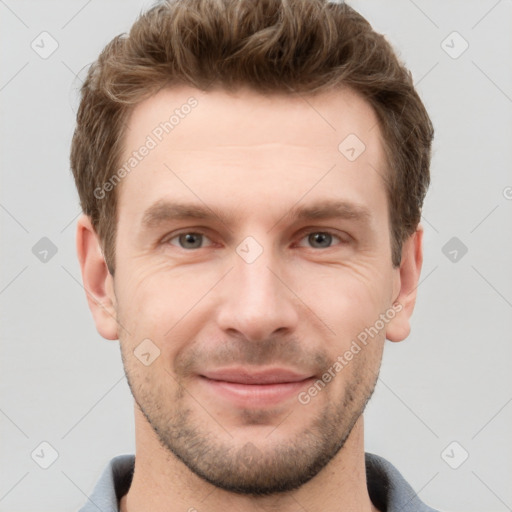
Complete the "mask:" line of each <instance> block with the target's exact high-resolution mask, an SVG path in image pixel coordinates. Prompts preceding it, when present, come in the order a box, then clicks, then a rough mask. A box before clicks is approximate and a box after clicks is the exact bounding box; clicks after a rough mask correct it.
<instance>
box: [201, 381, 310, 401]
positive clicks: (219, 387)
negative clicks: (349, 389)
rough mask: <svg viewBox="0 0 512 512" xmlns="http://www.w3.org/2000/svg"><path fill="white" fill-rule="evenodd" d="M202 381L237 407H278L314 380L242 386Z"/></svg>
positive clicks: (225, 382)
mask: <svg viewBox="0 0 512 512" xmlns="http://www.w3.org/2000/svg"><path fill="white" fill-rule="evenodd" d="M200 380H201V381H202V382H203V383H204V384H206V386H208V388H209V389H210V390H211V391H212V392H214V393H215V394H216V395H217V396H220V397H222V398H225V399H227V400H229V401H230V402H231V403H233V404H234V405H236V406H239V407H248V406H250V407H267V406H271V405H278V404H280V403H281V402H283V401H285V400H287V399H289V398H291V397H296V396H297V395H298V394H299V392H300V391H301V390H302V389H303V388H304V387H305V386H307V385H308V384H310V383H311V382H312V381H313V380H314V379H313V378H310V379H305V380H301V381H298V382H279V383H276V384H240V383H238V382H227V381H223V380H212V379H208V378H207V377H203V376H201V377H200Z"/></svg>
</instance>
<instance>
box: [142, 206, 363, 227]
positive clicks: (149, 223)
mask: <svg viewBox="0 0 512 512" xmlns="http://www.w3.org/2000/svg"><path fill="white" fill-rule="evenodd" d="M237 217H238V215H237V214H236V212H227V213H226V214H221V213H217V212H215V211H213V210H212V209H211V208H209V207H208V206H206V205H204V204H195V203H182V202H171V201H168V200H159V201H157V202H156V203H154V204H153V205H152V206H150V207H149V208H148V209H147V210H146V211H145V212H144V214H143V216H142V222H141V225H142V227H143V228H146V229H152V228H155V227H158V226H159V225H161V224H164V223H168V222H171V221H179V220H190V219H200V220H215V219H216V220H219V221H220V222H222V223H223V224H229V223H230V219H236V218H237ZM285 217H289V218H291V219H293V220H297V221H304V220H321V219H334V218H339V219H348V220H354V221H358V222H361V223H364V222H369V221H370V219H371V212H370V210H369V209H368V208H367V207H366V206H363V205H360V204H356V203H353V202H350V201H343V200H332V199H330V200H324V201H320V202H316V203H313V204H310V205H306V206H294V207H293V208H292V209H290V211H289V212H288V213H286V214H284V215H283V216H282V217H281V218H280V219H279V220H278V221H277V222H276V224H278V223H279V222H281V220H282V219H284V218H285Z"/></svg>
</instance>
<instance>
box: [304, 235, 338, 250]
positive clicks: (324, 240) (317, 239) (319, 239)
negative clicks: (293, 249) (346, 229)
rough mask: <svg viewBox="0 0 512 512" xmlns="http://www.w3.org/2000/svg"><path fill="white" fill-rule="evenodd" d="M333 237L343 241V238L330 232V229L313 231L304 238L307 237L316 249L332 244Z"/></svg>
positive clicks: (325, 247)
mask: <svg viewBox="0 0 512 512" xmlns="http://www.w3.org/2000/svg"><path fill="white" fill-rule="evenodd" d="M333 238H336V239H338V240H339V241H340V242H342V243H343V240H342V239H341V238H340V237H339V236H337V235H335V234H333V233H329V232H328V231H312V232H310V233H307V234H306V235H305V236H304V237H303V238H302V240H304V239H307V241H308V243H310V244H311V245H312V247H313V248H314V249H327V248H329V247H330V246H331V243H332V241H333Z"/></svg>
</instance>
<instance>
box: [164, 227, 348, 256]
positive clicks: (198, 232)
mask: <svg viewBox="0 0 512 512" xmlns="http://www.w3.org/2000/svg"><path fill="white" fill-rule="evenodd" d="M313 233H322V234H324V235H330V236H332V237H333V238H337V239H338V240H339V241H340V243H339V245H347V244H349V243H350V241H346V240H343V238H342V237H341V236H340V235H338V234H337V233H335V232H334V231H330V230H328V229H327V230H319V229H311V230H309V231H305V232H302V233H301V238H300V240H303V239H304V238H306V237H308V236H309V235H311V234H313ZM187 234H190V235H201V236H204V237H206V238H208V239H209V237H208V235H207V234H206V233H205V232H204V231H202V230H200V229H198V230H195V231H193V230H187V231H181V232H179V233H175V234H173V236H171V237H167V238H165V239H163V240H162V243H163V244H170V245H174V244H171V243H170V242H171V240H174V239H175V238H178V237H180V236H181V235H187ZM347 238H351V237H350V235H347ZM210 241H211V240H210ZM174 246H175V247H177V248H179V249H182V250H184V251H187V252H191V251H194V250H196V251H197V250H199V249H205V247H197V248H193V249H185V248H184V247H180V246H179V245H174ZM334 247H335V246H329V247H324V248H318V247H308V248H309V249H313V250H315V251H318V250H321V249H324V250H326V249H332V248H334Z"/></svg>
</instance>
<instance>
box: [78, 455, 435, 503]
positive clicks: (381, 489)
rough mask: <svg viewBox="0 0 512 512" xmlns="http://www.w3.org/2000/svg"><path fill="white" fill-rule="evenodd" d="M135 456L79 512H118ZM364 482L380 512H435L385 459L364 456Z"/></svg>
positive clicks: (105, 478)
mask: <svg viewBox="0 0 512 512" xmlns="http://www.w3.org/2000/svg"><path fill="white" fill-rule="evenodd" d="M134 466H135V455H119V456H117V457H114V458H113V459H112V460H111V461H110V462H109V463H108V465H107V467H106V468H105V470H104V471H103V473H102V475H101V477H100V479H99V480H98V482H97V484H96V487H95V488H94V490H93V492H92V494H91V496H90V497H89V500H88V501H87V503H86V504H85V505H84V506H83V507H82V508H81V509H80V511H79V512H98V511H101V512H119V500H120V499H121V497H122V496H124V495H125V494H126V493H127V492H128V489H129V488H130V484H131V481H132V476H133V469H134ZM366 481H367V485H368V493H369V494H370V498H371V500H372V502H373V504H374V505H375V506H376V507H377V508H378V509H379V510H380V511H381V512H438V511H437V510H434V509H433V508H430V507H428V506H427V505H425V504H424V503H423V502H422V501H421V500H420V499H419V498H418V496H417V494H416V493H415V492H414V491H413V489H412V487H411V486H410V485H409V484H408V483H407V482H406V481H405V480H404V477H403V476H402V475H401V474H400V472H399V471H398V470H397V469H396V468H395V467H394V466H393V465H392V464H390V463H389V462H388V461H387V460H386V459H383V458H382V457H379V456H378V455H374V454H372V453H367V454H366Z"/></svg>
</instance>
